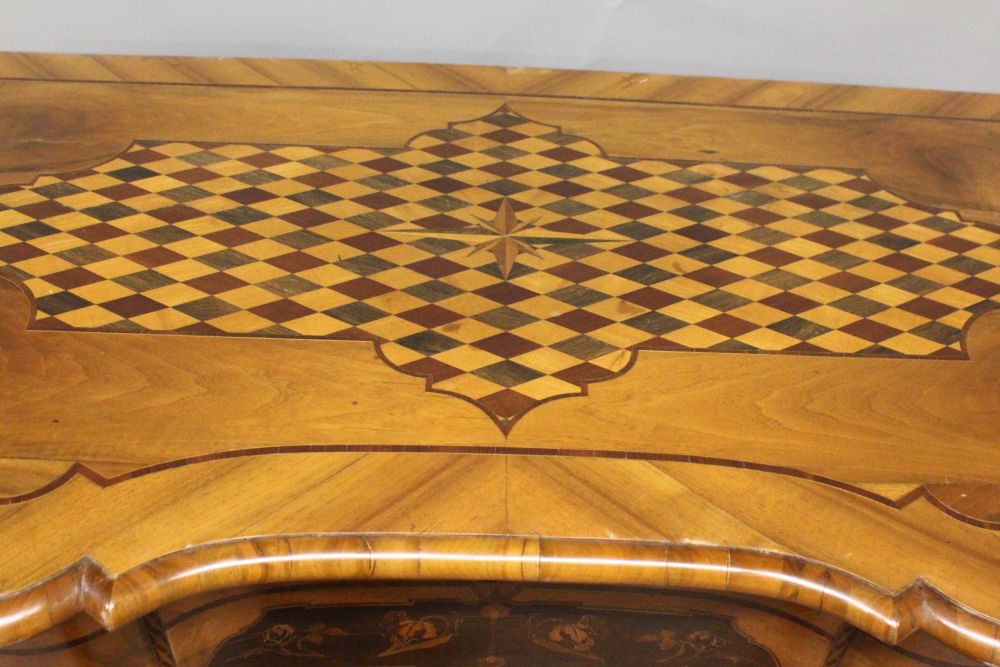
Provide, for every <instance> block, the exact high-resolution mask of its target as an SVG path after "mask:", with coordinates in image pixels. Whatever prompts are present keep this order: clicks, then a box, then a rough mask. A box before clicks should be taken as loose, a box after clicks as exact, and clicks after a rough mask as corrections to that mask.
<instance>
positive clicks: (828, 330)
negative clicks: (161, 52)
mask: <svg viewBox="0 0 1000 667" xmlns="http://www.w3.org/2000/svg"><path fill="white" fill-rule="evenodd" d="M0 207H2V208H0V261H2V262H3V266H2V268H3V270H4V271H5V272H6V273H7V274H8V275H12V276H13V277H14V278H16V279H18V280H20V281H22V282H23V284H24V285H25V286H26V288H27V289H28V290H30V292H31V293H32V294H33V295H34V296H35V298H36V302H37V309H38V311H37V315H36V318H35V320H34V322H33V324H32V326H33V327H34V328H40V329H86V330H102V331H153V332H156V331H159V332H180V333H195V334H231V335H260V336H283V337H326V338H345V339H356V338H368V339H371V340H373V341H376V343H377V344H378V346H379V349H380V351H381V354H382V355H383V357H384V358H385V360H386V361H387V362H389V363H390V364H392V365H393V366H394V367H396V368H399V369H400V370H403V371H405V372H407V373H412V374H417V375H423V376H426V377H427V378H428V383H429V386H430V388H431V389H433V390H434V391H439V392H445V393H450V394H455V395H457V396H460V397H463V398H466V399H469V400H472V401H474V402H475V403H476V404H478V405H480V406H481V407H482V408H483V409H484V410H485V411H486V412H487V413H488V414H489V415H490V416H491V417H493V418H494V420H495V421H496V422H497V423H498V425H499V426H500V427H501V428H502V429H504V430H508V429H509V428H510V427H511V426H512V424H513V422H514V421H516V420H517V418H518V417H519V416H521V415H523V414H524V413H525V412H526V411H528V410H529V409H530V408H531V407H532V406H534V405H537V404H538V403H539V402H542V401H545V400H548V399H552V398H555V397H558V396H567V395H576V394H579V393H580V392H581V390H582V389H583V388H584V387H585V385H586V384H587V383H588V382H593V381H596V380H601V379H604V378H607V377H609V376H611V375H614V374H616V373H618V372H621V371H622V370H623V369H626V368H627V367H628V366H629V365H630V363H631V361H632V359H633V355H634V352H635V350H637V349H694V350H725V351H765V352H799V353H836V354H860V355H914V356H933V357H946V358H963V357H964V354H963V351H962V347H961V335H962V330H963V327H964V326H965V325H966V324H967V323H968V322H969V320H970V319H971V318H972V317H974V316H975V315H977V314H979V313H982V312H985V311H987V310H990V309H993V308H996V307H998V306H1000V297H998V294H1000V233H998V232H997V231H995V230H992V229H989V228H985V227H981V226H975V225H972V224H969V223H964V222H961V221H960V220H959V219H958V218H957V217H956V215H955V214H954V213H950V212H946V211H939V210H935V209H932V208H929V207H926V206H922V205H918V204H914V203H912V202H906V201H904V200H903V199H901V198H900V197H897V196H895V195H893V194H891V193H890V192H887V191H886V190H884V189H882V188H880V187H879V186H878V185H877V184H876V183H874V182H873V181H872V180H870V179H869V178H868V177H866V176H865V175H864V174H863V173H862V172H860V171H858V170H852V169H835V168H823V167H794V166H772V165H750V164H725V163H691V162H678V161H668V160H650V159H644V160H637V159H628V158H619V157H613V156H608V155H606V154H605V153H604V152H603V151H602V150H601V149H600V148H599V147H598V146H597V145H596V144H594V143H593V142H591V141H588V140H587V139H585V138H582V137H578V136H574V135H572V134H567V133H565V132H563V131H562V130H560V129H559V128H558V127H556V126H554V125H550V124H546V123H540V122H536V121H533V120H530V119H527V118H525V117H524V116H522V115H520V114H518V113H517V112H516V111H514V110H512V109H510V108H508V107H506V106H504V107H501V108H500V109H497V110H496V111H494V112H492V113H490V114H488V115H486V116H484V117H483V118H479V119H475V120H470V121H462V122H456V123H453V124H451V125H450V126H449V127H448V128H446V129H440V130H431V131H428V132H426V133H423V134H420V135H418V136H416V137H414V138H413V139H412V140H411V141H410V142H409V143H408V144H407V146H405V147H400V148H323V147H312V146H272V145H267V146H265V145H250V144H217V143H191V142H157V141H137V142H135V144H134V145H133V146H132V147H131V148H130V149H128V150H127V151H126V152H125V153H123V154H122V155H120V156H119V157H117V158H115V159H114V160H112V161H110V162H107V163H105V164H102V165H99V166H97V167H95V168H93V169H89V170H86V171H82V172H77V173H74V174H68V175H65V176H60V177H44V178H41V179H39V180H38V181H37V182H36V183H34V184H33V185H32V186H31V187H25V188H15V189H13V190H10V191H8V192H7V193H6V194H3V195H0Z"/></svg>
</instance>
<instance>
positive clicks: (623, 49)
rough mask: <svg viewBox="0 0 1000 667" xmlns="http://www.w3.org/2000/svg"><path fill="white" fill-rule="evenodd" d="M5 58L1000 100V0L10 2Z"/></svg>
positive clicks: (2, 4) (0, 5) (4, 5)
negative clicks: (391, 64) (245, 63)
mask: <svg viewBox="0 0 1000 667" xmlns="http://www.w3.org/2000/svg"><path fill="white" fill-rule="evenodd" d="M0 50H6V51H56V52H69V53H125V54H150V55H164V54H166V55H202V56H226V55H234V56H274V57H282V56H288V57H308V58H345V59H367V60H404V61H421V62H452V63H474V64H499V65H512V66H529V65H530V66H541V67H568V68H587V69H609V70H625V71H644V72H663V73H673V74H704V75H722V76H738V77H751V78H766V79H788V80H810V81H823V82H835V83H859V84H873V85H889V86H908V87H923V88H943V89H951V90H968V91H987V92H1000V0H506V1H503V0H160V1H155V0H0Z"/></svg>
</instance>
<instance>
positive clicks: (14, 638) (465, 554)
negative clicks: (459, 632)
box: [0, 533, 1000, 664]
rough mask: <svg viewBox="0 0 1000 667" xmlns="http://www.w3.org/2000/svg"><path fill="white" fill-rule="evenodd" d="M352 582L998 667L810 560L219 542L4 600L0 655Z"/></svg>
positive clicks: (556, 544) (571, 544)
mask: <svg viewBox="0 0 1000 667" xmlns="http://www.w3.org/2000/svg"><path fill="white" fill-rule="evenodd" d="M359 580H369V581H392V580H409V581H413V580H423V581H447V580H450V581H456V580H493V581H512V582H530V583H552V584H557V583H558V584H587V585H603V586H627V587H651V588H682V589H690V590H700V591H713V592H724V593H735V594H748V595H755V596H759V597H763V598H767V599H772V600H780V601H784V602H791V603H794V604H798V605H801V606H803V607H806V608H809V609H814V610H817V611H821V612H825V613H828V614H831V615H833V616H836V617H838V618H840V619H843V620H844V621H846V622H848V623H850V624H851V625H853V626H854V627H856V628H858V629H860V630H862V631H863V632H866V633H868V634H869V635H872V636H874V637H875V638H877V639H879V640H880V641H882V642H885V643H887V644H891V645H897V644H899V643H900V642H902V641H903V640H904V639H906V637H908V636H909V635H910V634H911V633H913V632H915V631H917V630H923V631H924V632H926V633H928V634H930V635H931V636H933V637H934V638H936V639H937V640H939V641H941V642H942V643H944V644H945V645H947V646H949V647H950V648H952V649H954V650H956V651H958V652H959V653H962V654H964V655H967V656H968V657H970V658H973V659H975V660H980V661H983V662H986V663H988V664H992V663H996V662H997V661H1000V623H998V622H997V621H996V620H994V619H990V618H987V617H986V616H983V615H981V614H979V613H977V612H975V611H972V610H970V609H968V608H966V607H964V606H962V605H961V604H960V603H959V602H957V601H955V600H952V599H950V598H949V597H947V596H945V595H944V594H943V593H941V592H940V591H938V590H937V589H935V588H934V587H932V586H930V585H929V584H927V583H926V582H924V581H922V580H917V581H914V582H913V583H911V584H910V585H909V586H907V587H905V588H904V589H902V590H900V591H898V592H896V593H892V592H889V591H886V590H884V589H882V588H879V587H877V586H875V585H874V584H871V583H870V582H867V581H865V580H863V579H861V578H859V577H857V576H854V575H852V574H850V573H849V572H845V571H843V570H839V569H837V568H834V567H831V566H828V565H825V564H823V563H819V562H816V561H812V560H808V559H805V558H801V557H797V556H789V555H783V554H777V553H773V552H765V551H755V550H750V549H738V548H730V547H715V546H697V545H689V544H671V543H661V542H627V541H616V540H578V539H568V538H538V537H531V536H474V535H423V536H415V535H404V534H355V533H351V534H328V535H292V536H266V537H256V538H245V539H238V540H231V541H225V542H216V543H211V544H205V545H200V546H196V547H191V548H188V549H185V550H181V551H177V552H174V553H172V554H169V555H166V556H163V557H161V558H158V559H156V560H153V561H150V562H148V563H146V564H143V565H140V566H138V567H136V568H134V569H132V570H129V571H127V572H124V573H121V574H118V575H115V574H112V573H110V572H108V571H107V570H106V569H105V568H103V567H102V566H101V564H99V563H97V562H96V561H94V560H93V559H90V558H87V559H84V560H82V561H80V562H79V563H77V564H76V565H75V566H73V567H71V568H69V569H67V570H65V571H64V572H62V573H60V574H58V575H56V576H54V577H52V578H50V579H48V580H47V581H44V582H42V583H40V584H38V585H36V586H33V587H31V588H27V589H24V590H21V591H18V592H16V593H13V594H11V595H8V596H6V597H3V598H0V645H8V644H13V643H15V642H18V641H21V640H23V639H27V638H29V637H32V636H34V635H37V634H38V633H40V632H43V631H44V630H47V629H49V628H52V627H54V626H56V625H59V624H60V623H62V622H64V621H66V620H68V619H70V618H71V617H73V616H74V615H76V614H78V613H84V614H87V615H88V616H90V617H91V618H93V619H94V620H95V621H96V622H97V623H98V624H99V625H100V626H101V627H102V628H104V629H106V630H114V629H116V628H119V627H121V626H123V625H125V624H127V623H129V622H131V621H134V620H136V619H137V618H139V617H141V616H142V615H144V614H147V613H149V612H151V611H154V610H156V609H158V608H160V607H162V606H164V605H166V604H170V603H172V602H176V601H178V600H182V599H184V598H187V597H189V596H192V595H195V594H202V593H208V592H214V591H220V590H223V589H226V588H231V587H236V586H253V585H263V584H276V583H294V582H330V581H359Z"/></svg>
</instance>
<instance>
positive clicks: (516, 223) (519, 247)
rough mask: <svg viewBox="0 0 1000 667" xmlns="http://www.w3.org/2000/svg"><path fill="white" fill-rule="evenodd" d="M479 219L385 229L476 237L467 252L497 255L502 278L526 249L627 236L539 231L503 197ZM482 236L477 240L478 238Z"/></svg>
mask: <svg viewBox="0 0 1000 667" xmlns="http://www.w3.org/2000/svg"><path fill="white" fill-rule="evenodd" d="M475 220H476V222H477V223H478V224H477V226H475V227H465V228H461V229H456V230H450V231H446V232H435V231H431V230H427V229H411V228H404V229H387V230H385V233H386V234H419V235H422V236H434V237H437V238H449V237H453V238H457V239H460V240H463V241H468V240H476V241H477V242H476V244H475V245H474V246H473V247H472V250H471V251H470V252H469V254H470V255H474V254H476V253H479V252H489V253H492V254H493V256H494V257H496V261H497V268H498V269H499V270H500V275H501V276H503V278H504V280H506V279H507V278H509V277H510V272H511V270H512V269H513V268H514V264H515V262H516V261H517V256H518V255H520V254H521V253H527V254H529V255H534V256H535V257H538V256H539V254H538V250H539V249H541V248H544V247H546V246H551V245H556V244H560V243H574V244H577V243H581V242H583V243H628V242H629V241H630V239H629V238H627V237H625V236H621V235H618V234H607V235H606V236H603V237H599V238H593V237H592V236H588V237H586V239H585V240H582V239H581V237H580V235H579V234H571V233H563V234H560V233H558V232H551V231H549V232H539V231H538V230H537V229H536V228H535V225H536V224H537V222H538V221H537V220H530V221H527V222H523V221H521V220H519V219H518V217H517V213H515V212H514V207H513V205H511V203H510V199H508V198H507V197H504V198H503V199H502V200H500V206H499V207H498V208H497V213H496V215H495V216H494V217H493V218H492V219H484V218H480V217H476V218H475ZM481 238H483V239H484V240H482V241H479V240H478V239H481Z"/></svg>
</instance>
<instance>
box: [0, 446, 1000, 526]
mask: <svg viewBox="0 0 1000 667" xmlns="http://www.w3.org/2000/svg"><path fill="white" fill-rule="evenodd" d="M346 452H364V453H373V454H378V453H400V454H465V455H473V456H544V457H546V458H553V457H585V458H598V459H629V460H633V461H662V462H669V463H689V464H696V465H707V466H720V467H724V468H740V469H744V470H753V471H756V472H766V473H771V474H775V475H786V476H788V477H796V478H798V479H805V480H809V481H811V482H816V483H817V484H824V485H826V486H832V487H833V488H836V489H840V490H842V491H846V492H848V493H853V494H855V495H858V496H861V497H863V498H867V499H868V500H873V501H875V502H877V503H880V504H882V505H885V506H887V507H891V508H892V509H896V510H901V509H903V508H905V507H907V506H909V505H911V504H913V503H914V502H916V501H917V500H920V499H921V498H923V499H925V500H927V502H929V503H930V504H931V505H933V506H934V507H936V508H937V509H939V510H941V511H942V512H944V513H945V514H947V515H948V516H950V517H952V518H953V519H956V520H958V521H961V522H962V523H967V524H969V525H971V526H975V527H977V528H985V529H987V530H1000V521H998V520H996V518H994V512H993V511H992V510H990V511H986V514H985V516H982V517H981V516H977V515H978V514H979V513H980V512H981V511H984V508H985V509H986V510H989V508H993V507H995V502H994V499H995V498H996V497H997V495H998V494H1000V485H997V484H961V483H959V484H923V485H920V486H917V487H915V488H914V489H913V490H912V491H910V492H908V493H906V494H904V495H902V496H900V497H898V498H894V499H893V498H888V497H886V496H884V495H881V494H879V493H876V492H874V491H871V490H869V489H866V488H864V487H861V486H857V485H855V484H849V483H847V482H841V481H839V480H836V479H833V478H831V477H825V476H823V475H817V474H814V473H810V472H806V471H803V470H796V469H795V468H789V467H786V466H776V465H768V464H764V463H755V462H752V461H740V460H737V459H723V458H715V457H709V456H690V455H685V454H661V453H656V452H642V451H627V450H626V451H614V450H606V451H596V450H569V449H547V448H544V447H531V448H525V447H496V446H489V445H484V446H475V445H473V446H467V445H403V446H401V445H375V444H358V445H286V446H274V447H258V448H253V449H240V450H230V451H225V452H213V453H211V454H204V455H202V456H193V457H189V458H184V459H176V460H173V461H165V462H163V463H157V464H154V465H151V466H146V467H144V468H138V469H136V470H132V471H130V472H127V473H123V474H120V475H114V476H111V477H107V476H105V475H102V474H101V473H99V472H97V471H96V470H94V469H93V468H91V467H90V466H88V465H87V464H85V463H81V462H79V461H78V462H76V463H74V464H73V465H71V466H70V467H69V468H67V469H66V472H64V473H63V474H62V475H60V476H59V477H57V478H55V479H53V480H52V481H51V482H49V483H48V484H45V485H44V486H41V487H39V488H37V489H35V490H34V491H28V492H26V493H21V494H18V495H14V496H6V497H0V506H2V505H16V504H19V503H24V502H28V501H31V500H34V499H35V498H40V497H42V496H44V495H46V494H47V493H51V492H53V491H55V490H56V489H58V488H59V487H61V486H63V485H64V484H67V483H68V482H70V481H71V480H73V479H75V478H76V477H82V478H84V479H86V480H88V481H90V482H92V483H93V484H95V485H96V486H98V487H100V488H102V489H104V488H108V487H110V486H114V485H115V484H120V483H122V482H126V481H128V480H132V479H136V478H138V477H145V476H146V475H153V474H155V473H158V472H163V471H165V470H173V469H175V468H182V467H185V466H189V465H197V464H200V463H209V462H211V461H222V460H226V459H234V458H244V457H252V456H272V455H275V454H283V455H293V454H318V453H346ZM980 499H982V500H981V501H980ZM990 503H993V504H990Z"/></svg>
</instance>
